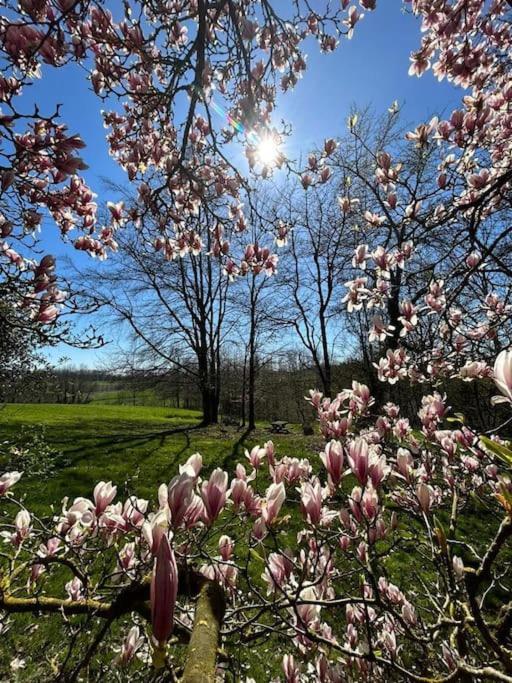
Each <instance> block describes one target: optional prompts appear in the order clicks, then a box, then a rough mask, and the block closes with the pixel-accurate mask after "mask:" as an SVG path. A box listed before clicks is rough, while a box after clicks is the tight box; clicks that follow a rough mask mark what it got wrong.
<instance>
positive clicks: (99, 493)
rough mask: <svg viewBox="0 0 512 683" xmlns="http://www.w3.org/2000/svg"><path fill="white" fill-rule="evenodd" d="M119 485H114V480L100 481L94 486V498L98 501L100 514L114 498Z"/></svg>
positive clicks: (97, 511)
mask: <svg viewBox="0 0 512 683" xmlns="http://www.w3.org/2000/svg"><path fill="white" fill-rule="evenodd" d="M116 493H117V487H115V486H112V482H111V481H109V482H104V481H100V482H99V483H98V484H96V486H95V487H94V492H93V498H94V502H95V503H96V510H95V511H96V514H97V515H100V514H101V513H102V512H103V511H104V510H105V508H106V507H107V506H108V505H110V503H111V502H112V501H113V500H114V498H115V497H116Z"/></svg>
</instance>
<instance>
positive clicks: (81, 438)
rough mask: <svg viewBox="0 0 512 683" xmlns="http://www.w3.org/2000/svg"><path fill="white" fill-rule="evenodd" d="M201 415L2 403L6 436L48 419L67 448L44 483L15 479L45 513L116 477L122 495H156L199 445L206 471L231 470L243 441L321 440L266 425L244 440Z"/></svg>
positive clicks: (300, 453)
mask: <svg viewBox="0 0 512 683" xmlns="http://www.w3.org/2000/svg"><path fill="white" fill-rule="evenodd" d="M200 418H201V414H200V413H199V412H197V411H190V410H184V409H177V408H161V407H153V406H127V405H94V404H85V405H60V404H55V405H54V404H10V405H6V406H4V407H3V408H1V409H0V441H5V440H6V439H14V438H15V437H16V435H17V434H19V432H20V430H21V428H22V427H23V426H29V425H43V426H44V427H45V430H46V441H47V442H48V443H49V445H51V446H52V447H53V448H55V449H58V450H59V451H61V452H62V454H63V456H64V458H63V460H64V466H63V467H62V468H60V469H58V470H57V471H56V473H55V474H54V475H53V476H51V477H49V478H47V479H46V480H45V481H44V484H43V485H42V483H41V481H36V480H31V479H30V477H28V478H24V479H22V480H21V481H20V483H19V484H18V485H17V491H18V492H20V493H26V495H27V502H28V504H29V505H31V506H32V507H34V509H35V511H37V512H38V513H39V514H44V513H45V512H47V511H48V506H49V505H50V504H52V503H53V504H57V505H58V504H59V503H60V501H61V500H62V498H64V496H69V497H70V498H74V497H76V496H90V495H91V493H92V489H93V487H94V484H95V483H96V482H97V481H100V480H104V481H108V480H112V481H113V482H114V483H115V484H117V486H118V490H119V493H120V495H121V496H123V494H127V493H136V494H137V495H139V496H142V497H145V498H148V499H150V500H151V501H155V499H156V492H157V488H158V486H159V485H160V484H161V483H162V482H168V481H169V480H170V479H171V477H172V476H174V474H176V473H177V472H178V466H179V465H180V464H181V463H183V462H184V461H185V460H186V459H187V458H188V457H189V456H190V455H191V454H192V453H196V452H199V453H201V455H202V456H203V461H204V468H205V472H206V473H208V472H209V471H211V470H212V469H214V468H215V467H223V468H225V469H227V470H228V471H229V472H230V474H232V472H233V470H234V466H235V465H236V463H237V462H238V461H240V460H244V448H250V447H251V446H252V445H254V444H256V443H261V444H262V443H263V442H264V441H267V440H268V439H269V438H273V440H274V442H275V443H276V446H277V449H278V454H279V456H281V455H290V456H292V455H293V456H296V457H306V456H311V455H312V454H313V453H315V452H316V451H317V450H318V447H319V446H320V443H321V440H320V438H319V437H306V438H305V437H304V436H302V434H300V432H299V429H298V428H297V429H296V430H294V431H293V432H292V433H291V434H289V435H282V436H276V435H271V434H269V432H268V430H267V429H266V427H265V426H264V425H261V427H260V428H259V429H258V430H256V431H255V432H252V433H251V434H250V436H249V438H248V439H247V440H246V438H245V434H244V431H243V430H237V429H235V428H232V427H229V428H224V427H217V426H215V427H209V428H201V427H199V423H200ZM0 465H1V463H0Z"/></svg>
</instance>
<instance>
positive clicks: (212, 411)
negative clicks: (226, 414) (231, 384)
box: [201, 384, 219, 427]
mask: <svg viewBox="0 0 512 683" xmlns="http://www.w3.org/2000/svg"><path fill="white" fill-rule="evenodd" d="M201 405H202V410H203V425H204V426H205V427H206V426H208V425H211V424H217V422H218V421H219V394H218V391H217V389H216V387H212V386H211V385H210V384H209V385H208V386H206V387H203V388H202V389H201Z"/></svg>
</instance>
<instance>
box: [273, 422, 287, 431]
mask: <svg viewBox="0 0 512 683" xmlns="http://www.w3.org/2000/svg"><path fill="white" fill-rule="evenodd" d="M270 424H271V425H272V426H271V428H270V431H271V432H272V434H288V430H287V429H286V425H287V424H288V422H284V421H283V420H273V421H272V422H271V423H270Z"/></svg>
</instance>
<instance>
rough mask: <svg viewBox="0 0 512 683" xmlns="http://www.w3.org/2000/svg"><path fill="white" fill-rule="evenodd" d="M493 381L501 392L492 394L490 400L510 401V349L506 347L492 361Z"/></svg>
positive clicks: (511, 381)
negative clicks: (498, 394) (496, 394)
mask: <svg viewBox="0 0 512 683" xmlns="http://www.w3.org/2000/svg"><path fill="white" fill-rule="evenodd" d="M494 383H495V384H496V386H497V387H498V389H499V390H500V391H501V393H502V394H503V395H502V396H493V398H492V401H493V403H494V404H497V403H503V402H507V403H512V350H511V349H507V350H505V351H501V353H499V354H498V356H497V358H496V361H495V363H494Z"/></svg>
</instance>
